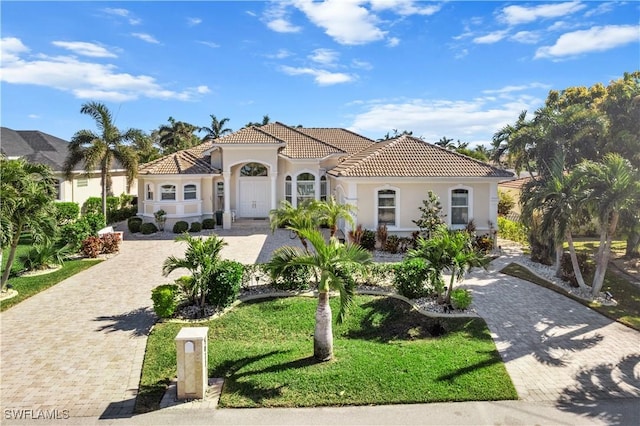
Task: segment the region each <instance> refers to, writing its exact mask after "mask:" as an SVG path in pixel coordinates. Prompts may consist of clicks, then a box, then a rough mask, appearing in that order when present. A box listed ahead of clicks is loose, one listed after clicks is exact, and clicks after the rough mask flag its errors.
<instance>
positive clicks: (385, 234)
mask: <svg viewBox="0 0 640 426" xmlns="http://www.w3.org/2000/svg"><path fill="white" fill-rule="evenodd" d="M376 238H377V239H378V242H379V243H380V247H381V248H382V249H383V250H386V246H387V239H388V238H389V231H388V230H387V224H386V223H385V224H382V225H378V230H377V231H376Z"/></svg>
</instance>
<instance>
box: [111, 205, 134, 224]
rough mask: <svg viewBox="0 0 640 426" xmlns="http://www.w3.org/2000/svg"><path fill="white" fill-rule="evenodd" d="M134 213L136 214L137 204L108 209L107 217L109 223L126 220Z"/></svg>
mask: <svg viewBox="0 0 640 426" xmlns="http://www.w3.org/2000/svg"><path fill="white" fill-rule="evenodd" d="M136 214H138V206H128V207H121V208H119V209H116V210H110V211H108V212H107V216H108V218H107V219H108V222H109V223H115V222H122V221H123V220H127V219H129V218H130V217H132V216H135V215H136Z"/></svg>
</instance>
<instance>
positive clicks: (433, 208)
mask: <svg viewBox="0 0 640 426" xmlns="http://www.w3.org/2000/svg"><path fill="white" fill-rule="evenodd" d="M418 210H420V218H419V219H418V220H412V222H413V223H415V224H416V225H417V226H418V228H420V234H421V235H422V236H425V237H428V236H430V235H431V233H432V232H433V231H434V230H435V229H436V228H437V227H438V226H439V225H441V224H443V223H444V219H445V218H446V217H447V215H446V214H444V213H442V210H443V208H442V204H441V203H440V198H439V197H438V195H437V194H436V193H435V192H433V191H429V192H427V199H426V200H422V206H420V207H418Z"/></svg>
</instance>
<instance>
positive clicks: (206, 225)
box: [202, 218, 216, 229]
mask: <svg viewBox="0 0 640 426" xmlns="http://www.w3.org/2000/svg"><path fill="white" fill-rule="evenodd" d="M215 227H216V220H215V219H213V218H208V219H205V220H203V221H202V229H215Z"/></svg>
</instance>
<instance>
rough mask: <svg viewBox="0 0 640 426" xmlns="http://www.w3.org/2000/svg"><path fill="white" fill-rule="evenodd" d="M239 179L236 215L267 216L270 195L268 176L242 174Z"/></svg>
mask: <svg viewBox="0 0 640 426" xmlns="http://www.w3.org/2000/svg"><path fill="white" fill-rule="evenodd" d="M239 180H240V194H239V198H240V206H239V208H238V217H268V216H269V200H270V197H271V189H270V180H269V178H268V177H262V176H259V177H248V176H246V177H245V176H243V177H241V178H239Z"/></svg>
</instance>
